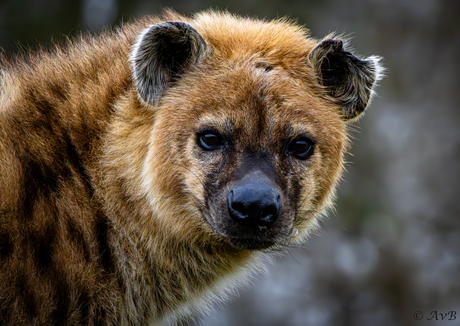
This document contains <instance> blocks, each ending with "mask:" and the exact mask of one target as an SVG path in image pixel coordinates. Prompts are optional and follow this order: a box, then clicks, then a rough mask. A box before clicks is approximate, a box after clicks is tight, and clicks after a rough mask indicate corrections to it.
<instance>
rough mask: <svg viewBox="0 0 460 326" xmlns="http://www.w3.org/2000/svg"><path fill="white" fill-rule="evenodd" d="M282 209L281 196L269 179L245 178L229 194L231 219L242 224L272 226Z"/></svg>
mask: <svg viewBox="0 0 460 326" xmlns="http://www.w3.org/2000/svg"><path fill="white" fill-rule="evenodd" d="M280 209H281V195H280V193H279V191H278V189H276V188H275V187H274V186H273V185H272V184H271V182H270V181H269V180H268V179H267V180H264V179H262V180H260V177H258V178H245V179H243V180H242V182H240V183H238V184H236V185H235V186H234V187H233V188H232V189H231V190H230V191H229V193H228V211H229V213H230V217H231V218H232V219H233V220H235V221H237V222H238V223H240V224H245V225H253V226H256V225H257V226H267V225H270V224H272V223H273V222H275V221H276V219H277V218H278V215H279V212H280Z"/></svg>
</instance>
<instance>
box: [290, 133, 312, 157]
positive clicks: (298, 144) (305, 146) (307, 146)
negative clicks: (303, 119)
mask: <svg viewBox="0 0 460 326" xmlns="http://www.w3.org/2000/svg"><path fill="white" fill-rule="evenodd" d="M313 144H314V142H313V140H311V139H309V138H306V137H302V138H297V139H294V140H293V141H292V142H291V143H289V146H288V148H287V153H288V154H292V155H294V156H295V157H296V158H298V159H300V160H306V159H307V158H309V157H310V156H311V155H312V154H313Z"/></svg>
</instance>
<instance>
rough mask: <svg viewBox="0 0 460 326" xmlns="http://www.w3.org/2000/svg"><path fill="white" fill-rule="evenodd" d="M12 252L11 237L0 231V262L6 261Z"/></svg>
mask: <svg viewBox="0 0 460 326" xmlns="http://www.w3.org/2000/svg"><path fill="white" fill-rule="evenodd" d="M12 252H13V245H12V243H11V237H10V235H9V234H8V233H7V231H4V230H0V260H4V259H7V258H8V256H9V255H11V253H12Z"/></svg>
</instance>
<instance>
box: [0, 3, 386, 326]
mask: <svg viewBox="0 0 460 326" xmlns="http://www.w3.org/2000/svg"><path fill="white" fill-rule="evenodd" d="M381 77H382V68H381V65H380V63H379V58H378V57H369V58H361V57H357V56H356V55H354V54H352V53H350V52H348V51H346V50H345V49H344V44H343V42H342V41H341V40H338V39H336V38H334V37H328V38H326V39H324V40H322V41H318V40H315V39H313V38H311V37H310V36H309V35H308V33H307V31H306V30H304V29H303V28H301V27H299V26H297V25H295V24H293V23H291V22H288V21H286V20H277V21H271V22H266V21H260V20H254V19H249V18H240V17H236V16H233V15H231V14H229V13H221V12H213V11H209V12H203V13H199V14H197V15H195V16H194V17H192V18H189V17H183V16H180V15H178V14H176V13H174V12H166V13H165V14H164V16H163V17H161V18H158V17H150V18H144V19H141V20H139V21H136V22H134V23H131V24H126V25H124V26H122V27H120V28H119V29H117V30H115V31H109V32H106V33H104V34H102V35H100V36H86V37H81V39H79V40H75V41H72V42H70V43H69V44H66V45H63V46H56V47H55V48H53V49H52V50H49V51H41V52H39V53H36V54H33V55H31V56H30V57H29V59H17V60H9V61H7V60H4V62H3V64H2V67H1V74H0V264H1V266H2V267H1V269H0V324H2V325H30V324H36V325H62V324H67V325H73V324H89V325H92V324H104V325H132V324H156V323H160V322H161V321H170V322H174V321H177V320H179V319H181V318H186V316H189V315H190V314H191V313H194V312H196V311H197V310H200V309H203V308H204V307H205V306H206V302H209V301H210V300H213V299H217V298H218V297H217V296H216V295H217V294H219V298H221V297H222V296H224V297H225V294H226V293H229V292H231V291H232V290H233V289H234V288H235V287H236V286H237V285H238V284H239V283H241V282H242V281H244V279H245V278H246V276H247V275H249V274H250V272H251V271H253V270H255V269H257V268H261V267H262V266H263V264H262V261H263V260H264V259H265V258H267V257H269V256H270V252H271V251H273V250H279V249H282V248H284V247H286V246H291V245H296V244H300V243H302V242H303V241H304V240H305V239H306V238H307V237H308V235H309V234H310V233H311V231H312V230H314V229H315V228H316V226H317V223H318V219H319V218H321V216H322V215H323V214H324V213H325V211H326V210H327V209H328V208H329V207H330V206H331V205H332V199H333V197H334V193H335V187H336V184H337V182H338V180H339V179H340V177H341V173H342V170H343V156H344V155H345V154H346V151H347V148H348V142H349V141H348V135H347V129H348V128H347V125H348V123H349V121H350V120H353V119H356V118H357V117H359V116H360V115H361V114H362V113H363V111H364V110H365V108H366V107H367V106H368V105H369V103H370V100H371V98H372V96H373V93H374V88H375V86H376V83H377V82H378V80H379V79H380V78H381Z"/></svg>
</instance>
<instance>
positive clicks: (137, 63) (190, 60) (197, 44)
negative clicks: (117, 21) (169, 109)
mask: <svg viewBox="0 0 460 326" xmlns="http://www.w3.org/2000/svg"><path fill="white" fill-rule="evenodd" d="M207 54H208V46H207V44H206V42H205V41H204V40H203V38H202V37H201V35H200V34H198V32H197V31H196V30H195V29H194V28H193V27H192V26H190V25H189V24H186V23H182V22H164V23H160V24H157V25H152V26H150V27H148V28H146V29H145V30H144V31H143V32H142V33H141V34H140V35H139V36H138V38H137V41H136V43H135V44H134V46H133V48H132V51H131V58H130V61H131V65H132V70H133V79H134V82H135V83H136V86H137V90H138V92H139V95H140V97H141V98H142V99H143V100H145V101H146V102H147V103H149V104H153V105H154V104H155V103H156V102H157V100H158V98H159V97H160V96H161V93H162V92H163V91H164V90H165V89H166V88H167V87H168V85H170V84H171V83H173V82H174V81H176V80H178V79H179V78H180V76H181V75H182V74H183V73H184V72H186V71H187V70H188V69H190V68H191V67H192V66H193V65H195V64H197V63H199V62H201V61H202V60H203V59H204V58H205V57H206V56H207Z"/></svg>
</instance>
